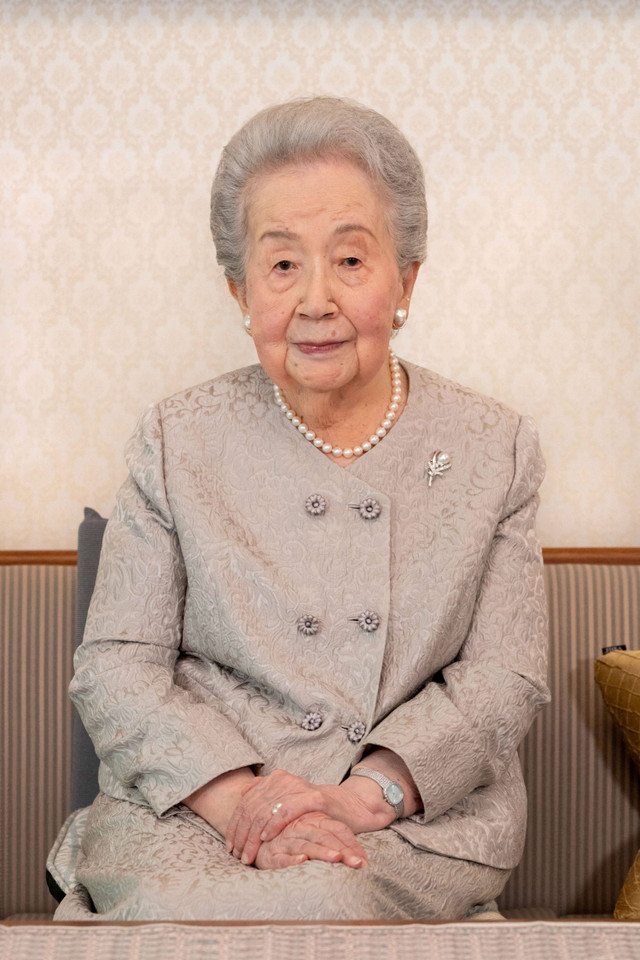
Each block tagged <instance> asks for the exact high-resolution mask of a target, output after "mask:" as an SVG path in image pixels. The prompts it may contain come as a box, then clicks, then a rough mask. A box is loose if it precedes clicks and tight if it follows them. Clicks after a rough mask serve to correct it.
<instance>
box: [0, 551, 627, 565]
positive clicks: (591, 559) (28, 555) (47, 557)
mask: <svg viewBox="0 0 640 960" xmlns="http://www.w3.org/2000/svg"><path fill="white" fill-rule="evenodd" d="M542 555H543V557H544V562H545V563H606V564H612V565H614V566H617V565H623V566H629V565H638V564H640V547H545V548H544V549H543V551H542ZM77 558H78V553H77V551H76V550H0V567H9V566H17V567H20V566H25V565H26V566H35V565H38V566H50V565H53V566H60V567H75V565H76V563H77Z"/></svg>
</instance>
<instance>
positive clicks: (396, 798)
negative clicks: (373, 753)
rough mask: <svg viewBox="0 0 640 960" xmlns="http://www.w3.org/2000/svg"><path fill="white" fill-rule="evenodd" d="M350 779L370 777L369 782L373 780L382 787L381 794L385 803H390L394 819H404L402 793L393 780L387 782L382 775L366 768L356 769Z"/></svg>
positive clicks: (387, 779) (398, 785)
mask: <svg viewBox="0 0 640 960" xmlns="http://www.w3.org/2000/svg"><path fill="white" fill-rule="evenodd" d="M351 776H352V777H370V779H371V780H375V782H376V783H378V784H379V785H380V786H381V787H382V793H383V796H384V798H385V800H386V801H387V803H390V804H391V806H392V807H393V809H394V810H395V812H396V818H397V819H400V817H404V791H403V789H402V787H401V786H400V784H399V783H396V781H395V780H389V777H385V775H384V773H379V772H378V771H377V770H369V769H368V768H366V767H357V768H356V769H355V770H352V771H351Z"/></svg>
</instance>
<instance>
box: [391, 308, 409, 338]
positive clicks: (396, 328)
mask: <svg viewBox="0 0 640 960" xmlns="http://www.w3.org/2000/svg"><path fill="white" fill-rule="evenodd" d="M406 322H407V311H406V310H403V309H402V307H399V308H398V309H397V310H396V312H395V316H394V318H393V324H392V326H393V333H392V334H391V336H392V337H397V336H398V334H399V333H400V331H401V330H402V328H403V327H404V325H405V323H406Z"/></svg>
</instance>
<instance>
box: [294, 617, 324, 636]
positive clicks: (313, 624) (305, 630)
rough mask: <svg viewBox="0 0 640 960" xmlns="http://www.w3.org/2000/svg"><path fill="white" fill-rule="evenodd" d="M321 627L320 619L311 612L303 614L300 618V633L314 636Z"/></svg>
mask: <svg viewBox="0 0 640 960" xmlns="http://www.w3.org/2000/svg"><path fill="white" fill-rule="evenodd" d="M319 629H320V621H319V620H318V618H317V617H314V616H313V614H311V613H305V614H303V615H302V616H301V617H300V619H299V620H298V633H302V634H303V635H304V636H305V637H313V636H315V634H316V633H317V632H318V630H319Z"/></svg>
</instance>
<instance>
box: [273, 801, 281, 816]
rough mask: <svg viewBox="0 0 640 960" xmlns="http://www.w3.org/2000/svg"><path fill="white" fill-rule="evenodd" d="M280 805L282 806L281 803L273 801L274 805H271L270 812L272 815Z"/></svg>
mask: <svg viewBox="0 0 640 960" xmlns="http://www.w3.org/2000/svg"><path fill="white" fill-rule="evenodd" d="M281 806H282V804H281V803H274V805H273V806H272V807H271V814H272V815H274V814H276V813H277V812H278V810H279V809H280V807H281Z"/></svg>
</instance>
